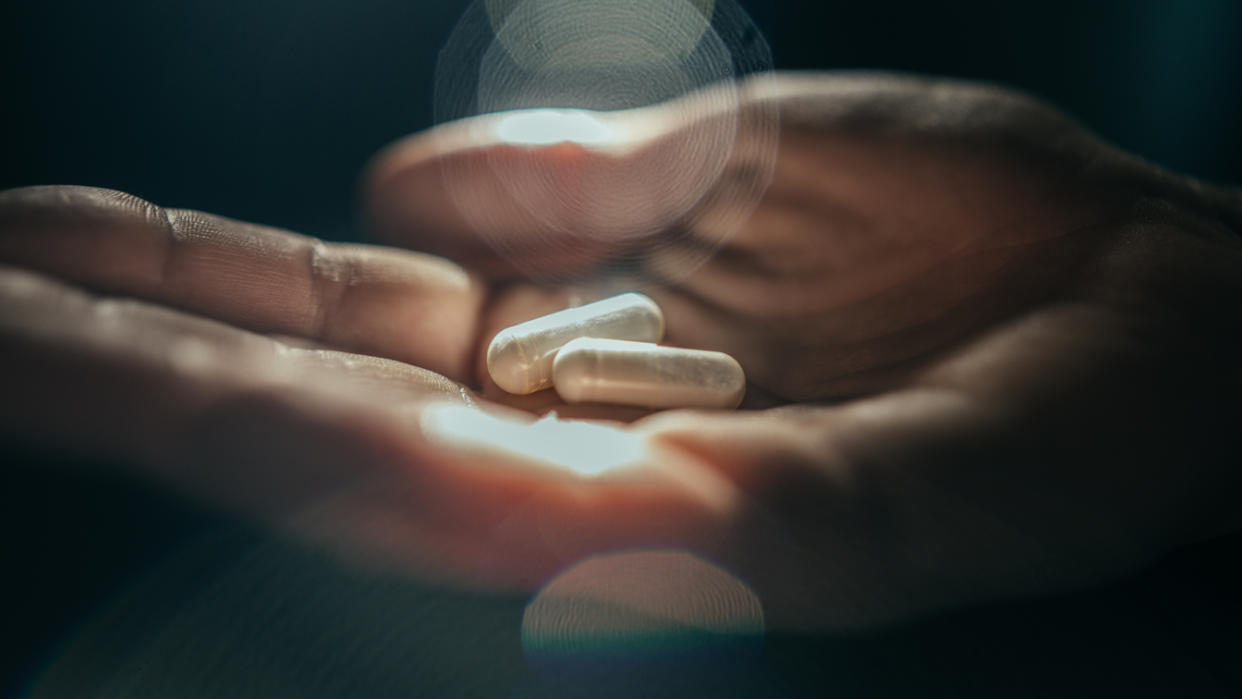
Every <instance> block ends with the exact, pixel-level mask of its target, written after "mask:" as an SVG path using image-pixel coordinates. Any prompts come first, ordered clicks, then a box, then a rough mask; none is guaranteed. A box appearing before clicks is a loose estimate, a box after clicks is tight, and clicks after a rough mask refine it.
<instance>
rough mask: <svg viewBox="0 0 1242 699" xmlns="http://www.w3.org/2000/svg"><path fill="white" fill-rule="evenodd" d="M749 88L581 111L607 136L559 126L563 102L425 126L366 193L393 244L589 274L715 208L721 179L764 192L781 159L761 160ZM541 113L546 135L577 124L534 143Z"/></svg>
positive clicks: (528, 268) (373, 176) (371, 178)
mask: <svg viewBox="0 0 1242 699" xmlns="http://www.w3.org/2000/svg"><path fill="white" fill-rule="evenodd" d="M741 89H742V88H738V87H737V86H734V85H727V86H716V87H714V88H711V89H706V90H702V91H700V92H698V93H695V94H693V95H691V96H689V97H687V98H685V99H682V100H678V101H675V102H670V103H667V104H663V105H658V106H654V107H647V108H643V109H637V110H631V111H626V112H585V111H583V112H576V113H575V114H574V116H573V117H572V118H573V119H576V120H587V121H589V122H590V123H592V124H594V125H595V126H596V127H597V130H599V131H600V132H601V133H603V134H605V136H604V137H601V138H600V139H585V140H584V139H580V138H578V137H576V136H575V135H574V129H572V128H560V129H558V128H557V125H558V124H559V121H561V120H565V119H567V117H565V116H564V114H563V110H542V111H539V110H528V111H525V112H505V113H498V114H488V115H482V116H479V117H474V118H471V119H467V120H463V121H459V122H454V123H450V124H446V125H442V126H439V127H437V128H435V129H433V130H431V131H429V132H426V133H423V134H417V135H415V136H412V137H409V138H407V139H404V140H402V141H400V142H398V143H396V144H393V145H392V146H390V147H389V148H387V149H385V151H383V152H382V153H380V154H379V155H378V156H377V158H376V160H375V162H374V163H373V164H372V166H371V167H370V168H369V171H368V174H367V176H366V179H365V181H364V186H363V188H364V196H365V201H366V204H365V208H366V211H367V213H368V216H369V219H370V223H371V227H372V229H373V230H374V232H375V233H376V234H377V235H378V236H379V238H380V239H381V240H384V241H386V242H390V243H393V244H396V245H402V246H407V247H414V248H418V249H423V250H429V251H433V252H436V253H438V254H443V255H446V256H449V257H451V258H453V259H455V260H458V261H461V262H463V263H465V264H468V265H469V266H470V267H471V268H476V269H484V270H486V271H487V272H488V273H490V274H494V275H502V274H506V273H509V274H514V273H517V272H526V273H533V274H535V275H536V276H538V275H539V273H540V272H547V271H548V270H554V271H555V270H569V271H570V272H574V271H580V270H583V269H589V268H590V267H591V265H594V264H598V263H599V262H600V261H601V260H607V259H610V258H611V257H615V256H617V255H619V254H621V253H623V252H624V251H627V250H630V249H631V248H636V247H637V248H641V247H642V246H644V245H647V244H649V243H650V241H651V239H652V238H653V237H654V236H657V235H658V234H659V233H661V232H663V231H664V230H666V229H668V228H669V227H671V226H673V225H674V224H675V223H676V222H677V221H678V219H679V218H681V217H683V216H685V215H688V214H691V213H692V212H693V211H694V210H695V209H696V208H701V207H702V205H703V204H704V202H707V201H709V200H711V199H712V198H713V196H712V192H713V186H714V185H715V183H716V182H717V180H728V181H730V182H731V186H732V187H733V188H734V189H744V188H745V187H743V186H742V184H741V183H742V182H743V181H745V182H747V183H750V184H751V186H752V187H753V184H754V182H753V181H754V180H761V179H763V178H765V177H766V175H767V168H764V167H758V166H756V165H755V164H754V163H753V162H751V161H753V160H755V157H754V153H752V152H751V151H753V150H754V149H753V148H750V144H749V141H748V140H747V135H748V134H747V133H743V132H747V130H748V128H749V125H748V124H744V125H742V126H739V125H738V122H739V121H740V120H741V119H740V117H739V116H738V111H739V107H738V102H739V101H741V102H743V106H742V109H745V108H746V107H745V104H744V103H745V100H744V97H739V95H738V93H739V92H740V91H741ZM539 119H543V120H545V121H547V120H551V121H550V122H549V123H542V122H541V125H540V126H539V128H540V133H542V132H543V131H544V130H553V131H556V132H557V133H565V135H564V137H563V140H561V141H560V142H557V143H549V142H547V141H541V140H535V141H531V140H527V136H526V135H524V134H525V133H526V132H525V131H524V129H526V128H527V127H526V126H523V124H525V123H526V122H528V121H530V122H533V121H537V120H539ZM517 122H521V123H520V124H518V123H517ZM515 124H516V126H515ZM760 159H761V158H760ZM730 172H732V173H734V176H729V174H728V173H730ZM747 172H750V173H753V174H752V175H750V176H743V175H744V173H747ZM416 192H418V193H426V196H421V195H414V194H413V193H416ZM735 198H736V197H735ZM571 276H572V275H571Z"/></svg>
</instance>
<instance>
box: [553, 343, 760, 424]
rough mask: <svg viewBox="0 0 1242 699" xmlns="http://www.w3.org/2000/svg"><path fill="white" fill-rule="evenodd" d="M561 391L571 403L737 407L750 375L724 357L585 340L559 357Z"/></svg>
mask: <svg viewBox="0 0 1242 699" xmlns="http://www.w3.org/2000/svg"><path fill="white" fill-rule="evenodd" d="M552 375H553V377H554V381H555V383H556V392H557V393H558V394H560V396H561V398H563V399H565V401H566V402H569V403H613V404H616V405H635V406H640V407H644V408H736V407H737V405H738V403H740V402H742V395H743V394H744V393H746V374H745V373H743V372H742V367H741V365H739V364H738V363H737V360H735V359H734V358H733V357H730V356H729V355H727V354H725V353H723V352H710V351H707V350H692V349H682V348H679V347H661V346H660V345H653V344H650V343H646V342H628V341H625V340H607V339H601V338H581V339H578V340H574V341H572V342H570V343H568V344H566V345H565V346H564V347H562V348H561V351H560V352H558V353H557V355H556V360H555V362H554V363H553V369H552Z"/></svg>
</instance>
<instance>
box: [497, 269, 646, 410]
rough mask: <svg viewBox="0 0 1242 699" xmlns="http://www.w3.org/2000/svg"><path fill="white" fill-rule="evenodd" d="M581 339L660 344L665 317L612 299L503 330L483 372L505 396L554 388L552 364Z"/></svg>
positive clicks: (640, 300) (632, 299) (632, 301)
mask: <svg viewBox="0 0 1242 699" xmlns="http://www.w3.org/2000/svg"><path fill="white" fill-rule="evenodd" d="M579 337H604V338H614V339H620V340H635V341H638V342H659V341H660V339H661V338H663V337H664V314H663V313H662V312H661V311H660V307H659V306H657V305H656V302H655V301H652V300H651V299H650V298H648V297H646V296H644V295H642V294H635V293H628V294H621V295H620V296H613V297H611V298H606V299H603V300H601V301H596V302H595V303H588V304H587V305H585V306H579V307H577V308H568V309H566V310H563V311H557V312H556V313H552V314H549V315H546V316H542V317H540V318H535V319H534V320H528V321H526V322H525V323H519V324H517V325H514V326H512V327H509V328H505V329H504V330H501V331H500V332H499V333H497V334H496V337H495V338H493V339H492V343H491V344H490V345H488V347H487V373H489V374H491V377H492V380H493V381H495V382H496V385H497V386H500V387H501V388H502V389H504V390H506V391H508V392H509V393H518V394H526V393H534V392H535V391H538V390H540V389H543V388H547V387H549V386H551V385H552V360H553V359H555V358H556V353H557V350H559V349H560V348H561V347H562V346H564V345H565V343H567V342H569V341H570V340H573V339H576V338H579Z"/></svg>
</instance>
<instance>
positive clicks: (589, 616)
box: [522, 550, 764, 672]
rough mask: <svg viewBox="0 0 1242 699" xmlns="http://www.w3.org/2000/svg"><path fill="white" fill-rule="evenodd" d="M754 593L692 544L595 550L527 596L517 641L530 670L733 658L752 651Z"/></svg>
mask: <svg viewBox="0 0 1242 699" xmlns="http://www.w3.org/2000/svg"><path fill="white" fill-rule="evenodd" d="M763 636H764V618H763V608H762V605H761V604H760V601H759V598H758V597H757V596H756V595H755V593H754V592H753V591H752V590H751V589H750V588H749V587H748V586H747V585H746V584H745V583H743V582H742V581H741V580H739V579H738V578H736V577H735V576H733V575H732V574H731V573H729V572H728V571H725V570H724V569H722V568H720V567H718V566H716V565H714V564H712V563H709V562H707V561H705V560H703V559H702V558H699V557H697V556H694V555H692V554H690V553H686V552H683V551H676V550H637V551H623V552H616V553H607V554H600V555H598V556H594V557H591V558H587V559H585V560H583V561H580V562H578V563H576V564H574V565H573V566H571V567H570V568H568V569H567V570H565V571H564V572H562V573H561V574H560V575H558V576H557V577H556V578H555V579H553V580H552V581H551V582H550V583H548V585H546V586H545V587H544V588H543V590H541V591H540V592H539V594H538V595H536V596H535V598H534V599H533V600H532V601H531V602H530V604H528V605H527V607H526V611H525V613H524V614H523V617H522V648H523V652H524V653H525V655H526V658H527V661H528V662H529V663H530V664H531V665H532V667H533V668H534V669H536V670H540V669H547V670H550V671H553V672H563V671H567V670H572V669H599V668H606V667H609V666H620V667H631V668H632V667H634V665H633V663H635V662H639V663H650V662H652V661H659V662H665V663H667V662H674V663H684V662H694V661H698V662H702V661H704V660H708V661H710V660H720V659H725V660H727V661H728V662H730V663H736V662H745V661H747V660H752V659H754V658H755V657H757V655H758V652H759V651H760V649H761V647H762V640H763Z"/></svg>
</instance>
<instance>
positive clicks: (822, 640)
mask: <svg viewBox="0 0 1242 699" xmlns="http://www.w3.org/2000/svg"><path fill="white" fill-rule="evenodd" d="M743 4H744V5H745V6H746V7H747V9H748V10H749V11H750V12H751V13H752V15H753V16H754V17H755V20H756V22H757V23H758V24H759V26H760V27H761V29H762V30H763V31H764V32H765V33H766V34H767V36H768V38H769V40H770V42H771V44H772V46H773V50H774V54H775V59H776V63H777V66H778V67H781V68H885V69H896V70H906V71H917V72H926V73H939V74H950V75H956V76H964V77H971V78H980V79H986V80H992V81H998V82H1002V83H1007V84H1011V85H1014V86H1018V87H1021V88H1023V89H1026V90H1028V91H1031V92H1033V93H1035V94H1038V95H1040V96H1042V97H1044V98H1046V99H1047V100H1049V101H1051V102H1053V103H1055V104H1057V105H1059V106H1060V107H1062V108H1063V109H1065V110H1066V111H1068V112H1069V113H1071V114H1073V115H1074V116H1076V117H1077V118H1078V119H1080V120H1081V121H1082V122H1084V123H1085V124H1086V125H1087V126H1088V127H1089V128H1091V129H1092V130H1094V131H1096V132H1097V133H1099V134H1100V135H1102V136H1103V137H1104V138H1106V139H1109V140H1111V141H1114V142H1116V143H1118V144H1119V145H1121V146H1123V147H1125V148H1127V149H1130V150H1133V151H1135V152H1137V153H1139V154H1140V155H1143V156H1144V157H1147V158H1149V159H1151V160H1153V161H1155V162H1157V163H1159V164H1161V165H1163V166H1166V167H1168V168H1170V169H1173V170H1175V171H1178V172H1183V173H1187V174H1191V175H1195V176H1198V177H1203V178H1207V179H1212V180H1216V181H1221V182H1226V183H1233V184H1235V185H1236V184H1239V183H1242V89H1240V86H1242V3H1239V2H1236V1H1235V0H1190V1H1187V2H1174V1H1168V2H1155V1H1136V2H1125V1H1122V0H1117V1H1115V2H1093V3H1085V2H1067V1H1064V0H1057V1H1054V2H1039V3H1034V2H1030V3H1014V2H997V3H982V2H969V3H954V4H952V5H940V4H937V3H932V2H912V1H909V2H880V1H873V2H848V3H846V2H826V1H824V2H810V1H807V0H799V1H797V2H793V1H791V2H776V1H774V2H767V3H762V4H761V3H759V2H756V1H754V0H751V1H748V2H744V3H743ZM464 5H465V3H463V2H461V1H460V0H451V1H449V0H443V1H433V0H426V1H423V2H419V1H418V0H402V1H397V0H360V1H354V2H350V1H346V0H297V1H295V0H270V1H262V0H252V1H243V0H191V1H188V2H173V1H171V0H140V1H132V2H123V3H107V2H85V1H74V2H45V3H36V2H26V3H21V4H18V3H7V4H5V5H4V6H3V9H2V10H0V12H2V14H0V59H2V60H3V65H4V74H3V75H4V81H3V83H2V84H0V95H3V102H2V103H0V104H2V105H3V122H4V125H5V131H4V133H5V134H6V136H7V138H6V141H7V142H6V144H5V148H4V156H3V158H2V159H0V187H10V186H20V185H27V184H45V183H71V184H87V185H97V186H106V187H114V188H117V189H122V190H125V191H129V192H132V193H134V194H137V195H139V196H141V197H144V198H147V199H150V200H152V201H155V202H157V203H159V204H163V205H168V206H176V207H191V208H198V209H204V210H208V211H212V212H215V213H219V214H223V215H227V216H232V217H236V218H242V219H248V220H253V221H259V222H262V223H267V224H271V225H277V226H283V227H286V228H291V229H295V230H299V231H302V232H306V233H310V234H313V235H318V236H322V237H326V238H336V239H353V238H357V237H359V235H360V231H358V230H357V227H356V223H355V216H356V212H355V210H354V202H355V186H356V178H357V175H358V173H359V171H360V169H361V168H362V167H363V165H364V164H365V162H366V160H367V159H368V158H369V157H370V155H371V154H372V153H374V152H375V151H376V150H377V149H378V148H380V147H381V146H383V145H384V144H385V143H387V142H389V141H391V140H393V139H395V138H398V137H400V136H403V135H405V134H407V133H410V132H412V131H415V130H418V129H420V128H423V127H426V126H428V125H429V124H430V123H431V114H432V109H431V103H430V98H431V94H432V78H433V71H434V65H435V58H436V53H437V50H438V48H439V45H440V43H441V42H442V41H443V39H444V38H445V37H446V36H447V35H448V32H449V31H450V29H451V28H452V26H453V23H454V21H455V19H456V17H457V16H458V15H459V13H460V12H461V10H462V9H463V7H464ZM0 455H2V456H3V457H4V458H5V460H6V461H7V462H8V466H7V467H6V468H5V469H4V471H3V479H4V481H3V495H2V496H0V513H2V514H0V517H2V519H0V526H3V530H4V532H5V533H4V534H3V542H4V545H5V552H6V561H7V566H6V568H7V570H6V571H5V572H4V574H3V577H4V580H5V582H4V584H3V587H2V588H0V592H3V597H2V598H0V599H2V600H3V601H4V603H5V604H6V605H7V606H8V609H7V611H6V612H5V613H4V614H3V620H4V621H3V628H4V631H2V632H0V633H2V634H3V639H4V641H5V642H6V643H8V644H10V645H11V646H12V648H11V650H10V651H9V652H7V653H5V654H4V657H5V658H6V660H7V665H6V667H5V668H4V675H3V676H2V677H0V689H4V688H6V687H7V688H8V689H10V690H13V691H19V688H21V687H24V686H33V685H32V684H31V683H32V682H35V680H36V679H37V678H39V677H42V678H43V679H42V680H41V681H42V682H44V683H51V684H43V685H41V686H43V687H44V688H47V687H52V689H50V690H48V691H50V692H51V694H52V695H72V696H86V695H107V696H113V695H115V696H178V697H180V696H324V697H328V696H342V695H353V696H390V695H391V696H417V695H427V696H449V695H457V694H467V695H480V696H528V695H532V694H545V693H549V694H561V693H563V692H565V691H567V688H568V689H569V690H583V689H584V688H588V687H589V688H591V689H592V690H596V691H602V690H603V689H605V688H609V689H610V690H611V693H612V695H614V696H627V695H628V694H631V693H637V692H639V691H641V692H643V693H647V694H650V693H652V692H653V691H654V687H655V686H656V685H653V684H652V682H654V681H655V680H654V679H653V678H659V683H658V686H659V687H662V688H663V689H664V690H666V692H665V693H666V694H668V695H669V696H672V695H674V694H675V690H676V691H680V689H684V688H685V687H686V686H689V687H693V688H695V689H698V690H700V691H701V692H702V693H723V694H725V695H732V696H755V695H758V694H762V693H770V694H775V695H798V696H801V695H806V696H814V695H820V694H824V695H828V696H843V697H860V696H868V697H870V696H876V697H886V696H944V697H956V696H980V697H997V696H1007V697H1008V696H1016V697H1025V696H1032V697H1035V696H1039V697H1043V696H1048V697H1053V696H1056V697H1063V696H1127V695H1128V696H1191V697H1201V696H1207V697H1215V696H1222V697H1224V696H1240V695H1242V670H1239V666H1238V662H1237V660H1238V657H1239V651H1240V650H1242V640H1240V639H1242V605H1240V601H1242V594H1240V593H1239V590H1242V576H1239V575H1238V574H1237V573H1236V572H1234V571H1233V569H1232V566H1231V561H1234V560H1238V559H1239V558H1242V556H1240V552H1242V545H1240V544H1239V541H1238V537H1233V538H1229V539H1224V540H1219V541H1215V542H1207V543H1205V544H1203V545H1201V546H1198V547H1196V548H1194V549H1192V550H1190V551H1187V552H1182V553H1180V554H1178V555H1176V556H1174V557H1172V558H1171V559H1169V560H1167V561H1165V562H1163V563H1162V564H1160V565H1159V566H1157V567H1155V568H1153V569H1150V570H1146V571H1142V572H1139V573H1137V574H1136V575H1135V576H1133V577H1131V578H1129V579H1127V580H1123V581H1119V582H1116V583H1111V584H1106V585H1102V586H1099V587H1097V588H1095V589H1092V590H1087V591H1083V592H1078V593H1073V594H1068V595H1060V596H1055V597H1051V598H1048V599H1042V600H1031V601H1024V602H1020V603H1014V604H1003V605H991V606H987V607H983V608H979V609H973V610H965V611H961V612H957V613H953V614H947V615H940V616H937V617H935V618H931V619H925V620H921V621H916V622H912V623H910V624H907V625H903V626H900V627H897V628H893V629H888V630H884V631H881V632H877V633H875V634H870V635H867V636H865V637H848V638H841V637H815V638H811V637H798V636H787V635H786V636H772V637H769V638H768V639H767V645H766V650H765V651H764V654H763V656H762V658H761V659H760V660H759V661H757V664H750V665H745V664H743V665H744V667H743V668H742V669H739V668H738V666H737V664H736V663H733V662H731V661H730V662H725V661H713V660H712V659H710V658H709V659H706V660H704V659H699V660H700V662H698V664H694V663H691V664H689V665H687V666H685V667H681V668H679V670H678V672H677V673H675V675H676V677H675V678H672V679H670V678H669V677H668V676H665V675H661V674H660V673H658V672H655V671H651V670H650V668H648V669H647V670H645V671H635V670H633V668H631V669H630V671H627V672H625V673H622V675H620V676H617V675H608V676H607V677H606V678H604V679H600V678H599V677H589V678H587V677H569V678H568V679H565V678H560V679H558V680H556V682H560V683H561V684H556V682H553V684H552V685H548V684H547V683H548V682H549V680H548V679H547V678H544V679H539V678H537V677H532V675H531V674H530V673H529V672H528V670H527V669H526V666H525V664H524V662H523V660H522V657H521V653H520V647H519V645H518V638H517V625H518V620H519V619H520V615H521V610H522V600H515V599H496V598H488V597H481V596H472V595H466V594H462V593H452V592H445V591H437V590H429V589H424V588H420V587H418V586H417V585H414V584H411V583H409V582H406V581H398V580H391V579H386V578H383V577H382V576H369V575H364V574H361V573H358V572H356V571H348V570H344V569H341V568H340V567H338V566H337V565H336V564H334V563H332V562H330V561H327V560H324V559H322V558H320V557H319V556H317V555H315V554H313V553H311V552H306V551H302V550H300V549H297V548H296V547H293V546H291V545H289V544H286V543H282V542H279V541H275V540H272V539H271V538H270V537H268V536H267V535H265V534H263V533H261V532H258V531H254V530H252V529H250V528H248V527H246V526H245V525H242V524H239V523H237V522H233V521H230V520H227V519H226V518H223V517H221V516H219V515H218V514H216V513H212V512H210V511H206V510H203V509H200V508H199V507H197V506H195V505H193V504H191V503H187V502H183V501H181V500H179V499H176V498H173V497H170V496H169V495H167V494H166V493H162V492H158V491H155V490H152V489H150V488H148V487H146V486H143V485H141V484H138V483H133V482H130V481H127V480H125V479H123V478H121V477H112V476H106V475H101V474H100V472H101V471H105V470H106V469H96V468H93V465H90V464H73V465H71V466H73V467H74V468H66V465H65V464H63V463H60V462H59V461H58V460H57V459H55V458H54V457H49V456H47V455H44V454H33V453H6V452H0ZM83 467H86V468H85V469H84V468H83ZM640 670H641V668H640ZM40 673H43V674H40ZM713 678H714V679H713ZM57 683H59V684H57ZM566 683H568V684H566ZM679 683H680V684H679Z"/></svg>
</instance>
